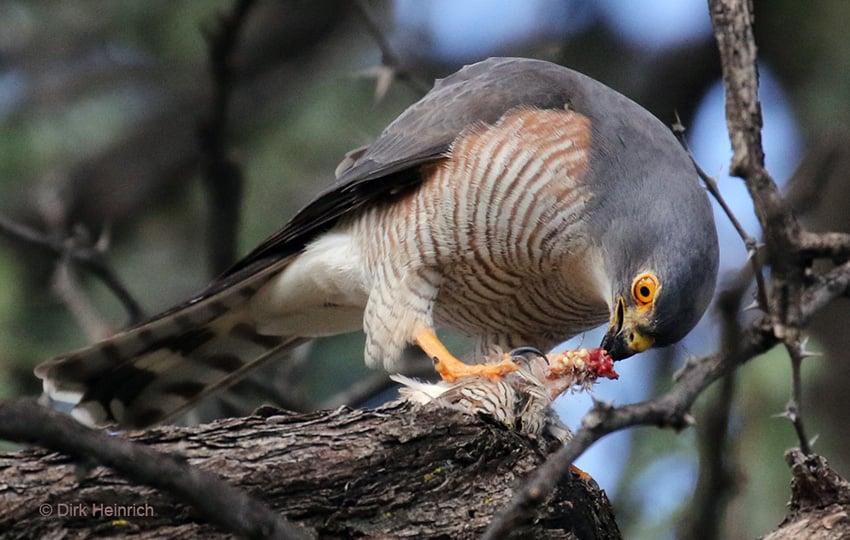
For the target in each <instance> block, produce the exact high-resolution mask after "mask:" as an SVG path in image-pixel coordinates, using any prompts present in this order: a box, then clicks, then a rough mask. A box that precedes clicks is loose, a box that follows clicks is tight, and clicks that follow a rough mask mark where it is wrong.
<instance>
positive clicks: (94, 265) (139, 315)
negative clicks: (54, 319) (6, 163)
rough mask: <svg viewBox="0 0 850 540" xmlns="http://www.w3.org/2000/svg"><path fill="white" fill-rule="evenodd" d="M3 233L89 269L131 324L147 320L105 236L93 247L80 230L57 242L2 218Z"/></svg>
mask: <svg viewBox="0 0 850 540" xmlns="http://www.w3.org/2000/svg"><path fill="white" fill-rule="evenodd" d="M0 233H2V234H5V235H6V236H8V237H10V238H15V239H19V240H24V241H26V242H29V243H30V244H33V245H36V246H39V247H42V248H45V249H47V250H48V251H50V252H51V253H52V254H54V255H55V256H56V257H57V260H58V261H60V262H62V263H63V264H68V265H71V266H72V267H80V268H83V269H85V270H86V271H88V272H90V273H91V274H93V275H94V276H95V277H97V278H98V279H100V280H101V281H102V282H103V284H104V285H106V286H107V288H109V290H110V291H112V293H113V294H114V295H115V297H116V298H117V299H118V301H119V302H121V305H122V306H124V309H125V310H126V311H127V315H128V317H129V319H130V323H131V324H134V323H137V322H140V321H141V320H142V319H143V318H144V312H143V310H142V308H141V306H139V303H138V302H136V299H135V298H133V295H132V294H130V291H129V290H128V289H127V287H125V286H124V284H123V283H122V282H121V280H120V279H119V278H118V275H117V274H116V273H115V270H114V269H113V268H112V266H111V265H110V264H109V261H108V260H107V259H106V257H105V253H106V248H107V246H108V241H107V240H106V237H105V236H102V237H101V238H100V239H98V240H97V241H96V242H94V243H92V242H91V241H90V240H89V239H88V238H87V236H88V235H87V234H85V233H84V231H82V230H81V229H79V228H78V229H77V230H75V231H74V234H73V235H72V236H69V237H67V238H57V237H53V236H51V235H48V234H45V233H42V232H40V231H37V230H35V229H33V228H30V227H28V226H26V225H23V224H21V223H15V222H14V221H12V220H10V219H8V218H6V217H5V216H0Z"/></svg>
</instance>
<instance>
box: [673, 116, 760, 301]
mask: <svg viewBox="0 0 850 540" xmlns="http://www.w3.org/2000/svg"><path fill="white" fill-rule="evenodd" d="M673 133H675V134H676V136H677V137H678V139H679V143H680V144H681V145H682V147H683V148H684V149H685V151H686V152H687V153H688V156H690V158H691V163H693V165H694V168H695V169H696V171H697V175H698V176H699V177H700V180H702V182H703V184H705V188H706V190H708V192H709V193H710V194H711V196H712V197H714V200H716V201H717V204H719V205H720V208H721V209H723V213H724V214H726V217H727V218H729V222H730V223H732V226H733V227H734V228H735V231H736V232H737V233H738V236H740V237H741V240H743V242H744V247H745V248H746V250H747V260H748V261H749V263H750V266H751V267H752V269H753V276H754V277H755V280H756V295H757V296H756V301H757V303H758V307H759V309H761V310H762V311H763V312H765V313H767V312H768V309H769V306H768V302H767V286H766V285H765V282H764V273H763V272H762V268H761V264H760V263H759V259H758V248H759V245H758V240H756V238H755V237H754V236H752V235H751V234H750V233H748V232H747V230H746V229H745V228H744V226H743V225H741V222H740V221H739V220H738V217H737V216H736V215H735V213H734V212H732V208H731V207H730V206H729V204H728V203H727V202H726V199H725V198H724V197H723V194H722V193H721V192H720V186H718V184H717V179H716V178H714V177H713V176H710V175H709V174H708V173H706V172H705V170H703V168H702V167H700V165H699V163H697V160H696V159H695V158H694V155H693V153H691V149H690V147H689V146H688V142H687V139H685V127H684V125H682V123H681V121H680V120H679V118H678V116H677V118H676V123H675V124H674V125H673Z"/></svg>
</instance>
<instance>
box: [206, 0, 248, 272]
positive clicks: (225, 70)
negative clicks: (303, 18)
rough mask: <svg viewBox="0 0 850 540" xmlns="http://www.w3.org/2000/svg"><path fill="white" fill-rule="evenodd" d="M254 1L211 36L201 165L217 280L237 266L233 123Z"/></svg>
mask: <svg viewBox="0 0 850 540" xmlns="http://www.w3.org/2000/svg"><path fill="white" fill-rule="evenodd" d="M253 5H254V0H236V3H235V4H234V6H233V10H232V11H231V12H230V13H229V14H228V15H226V16H222V17H220V19H219V21H218V27H217V28H216V29H215V30H214V31H210V32H207V43H208V47H209V55H210V60H209V62H210V75H211V77H212V83H213V84H212V100H211V104H210V113H209V116H208V117H207V118H206V119H204V120H202V121H201V122H200V125H199V128H198V133H199V139H200V145H201V162H202V163H201V165H202V170H203V178H204V182H205V184H206V186H207V193H208V194H209V198H210V213H209V238H208V242H209V243H208V254H209V265H210V268H211V270H212V272H213V273H214V274H217V273H219V272H222V271H223V270H225V269H227V268H228V267H229V266H230V265H231V264H233V261H235V260H236V246H237V232H238V227H239V206H240V204H241V200H242V187H243V186H242V184H243V178H242V169H241V167H240V166H239V165H238V164H237V163H236V162H235V161H234V160H233V159H232V158H231V157H230V156H229V155H228V151H227V143H226V139H227V121H228V112H229V110H230V98H231V94H232V92H233V86H234V81H233V66H232V60H233V53H234V50H235V48H236V43H237V41H238V39H239V33H240V31H241V30H242V27H243V25H244V22H245V20H246V19H247V16H248V13H249V12H250V10H251V7H253Z"/></svg>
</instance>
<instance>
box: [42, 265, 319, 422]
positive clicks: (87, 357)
mask: <svg viewBox="0 0 850 540" xmlns="http://www.w3.org/2000/svg"><path fill="white" fill-rule="evenodd" d="M285 264H286V261H281V262H280V263H278V264H273V265H270V266H268V267H267V268H265V269H262V270H260V271H259V272H255V273H253V274H251V275H250V276H249V277H248V278H247V279H243V280H241V281H237V282H235V283H230V284H228V286H227V287H218V288H216V289H214V290H212V292H209V293H207V294H205V295H202V296H200V297H198V298H196V299H194V300H191V301H189V302H187V303H185V304H183V305H182V306H178V307H177V308H175V309H173V310H170V311H168V312H166V313H164V314H163V315H160V316H159V317H157V318H155V319H153V320H151V321H149V322H147V323H144V324H142V325H139V326H136V327H133V328H130V329H128V330H125V331H123V332H121V333H119V334H117V335H115V336H113V337H111V338H108V339H106V340H104V341H102V342H100V343H96V344H94V345H92V346H90V347H87V348H85V349H81V350H78V351H74V352H71V353H68V354H65V355H62V356H60V357H57V358H55V359H53V360H50V361H48V362H45V363H43V364H41V365H39V366H38V367H36V370H35V374H36V376H38V377H39V378H41V379H43V386H44V391H45V393H46V394H48V395H49V396H50V397H51V398H52V399H54V400H57V401H65V402H71V403H76V402H79V403H77V405H76V406H75V407H74V410H73V411H72V414H73V415H74V416H75V417H76V418H77V419H79V420H80V421H82V422H83V423H85V424H89V425H105V424H109V423H118V424H121V425H124V426H128V427H144V426H147V425H150V424H154V423H157V422H161V421H163V420H165V419H167V418H170V417H173V416H174V415H176V414H178V413H179V412H181V411H183V410H185V409H186V408H188V407H189V406H191V405H192V404H194V403H195V402H197V401H198V400H199V399H201V398H202V397H204V396H205V395H207V394H209V393H210V392H212V391H214V390H216V389H218V388H221V387H223V386H228V385H230V384H232V383H234V382H236V380H238V379H239V378H240V377H242V376H243V375H245V374H246V373H247V372H248V371H249V370H251V369H253V368H254V367H256V366H257V365H258V364H260V363H262V362H263V361H265V360H268V359H270V358H272V357H276V356H278V355H279V354H282V353H283V352H284V351H286V350H288V349H290V348H293V347H295V346H296V345H298V344H299V343H301V342H303V341H305V340H304V339H303V338H299V337H296V336H272V335H264V334H260V333H259V332H257V330H256V329H255V328H254V327H253V325H252V324H251V323H249V322H247V321H250V320H251V318H250V317H246V316H245V312H244V309H245V305H246V300H248V299H249V298H251V297H252V296H253V295H254V294H255V293H256V292H257V290H258V289H259V288H260V286H262V285H263V284H264V283H266V282H267V281H268V280H269V279H270V278H271V277H273V276H274V275H276V274H277V273H278V272H279V271H280V270H281V269H282V268H283V267H284V266H285Z"/></svg>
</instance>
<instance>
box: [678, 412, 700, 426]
mask: <svg viewBox="0 0 850 540" xmlns="http://www.w3.org/2000/svg"><path fill="white" fill-rule="evenodd" d="M682 422H684V424H685V425H686V426H695V425H696V423H697V419H696V418H694V415H692V414H691V413H685V414H684V415H683V416H682Z"/></svg>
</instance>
